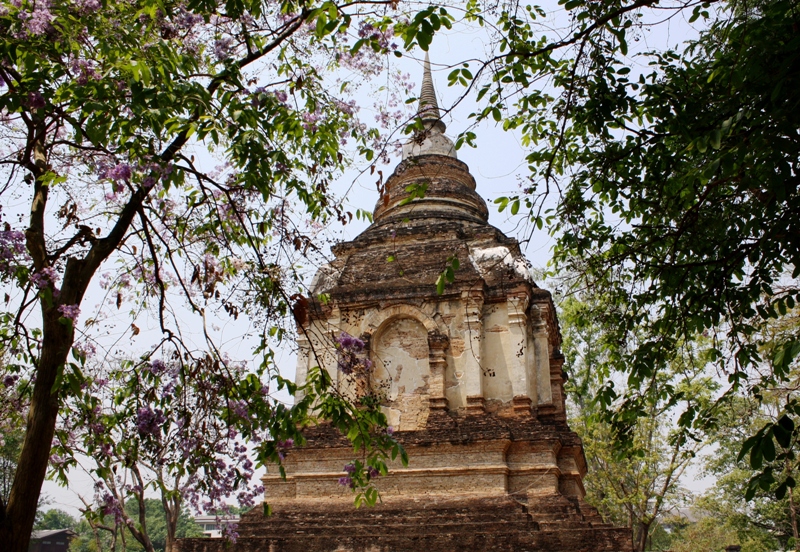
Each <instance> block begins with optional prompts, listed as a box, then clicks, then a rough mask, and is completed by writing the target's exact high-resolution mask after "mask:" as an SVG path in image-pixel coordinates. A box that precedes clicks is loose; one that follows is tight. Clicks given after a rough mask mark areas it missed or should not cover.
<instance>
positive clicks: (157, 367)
mask: <svg viewBox="0 0 800 552" xmlns="http://www.w3.org/2000/svg"><path fill="white" fill-rule="evenodd" d="M144 369H145V370H147V371H148V372H150V373H151V374H153V375H154V376H160V375H161V374H163V373H164V372H166V371H167V365H166V364H164V361H163V360H160V359H157V358H156V359H153V360H151V361H150V364H149V365H148V366H145V368H144Z"/></svg>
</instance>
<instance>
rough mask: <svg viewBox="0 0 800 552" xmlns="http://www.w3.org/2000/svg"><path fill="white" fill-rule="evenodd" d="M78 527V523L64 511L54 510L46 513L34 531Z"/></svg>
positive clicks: (38, 521) (37, 522)
mask: <svg viewBox="0 0 800 552" xmlns="http://www.w3.org/2000/svg"><path fill="white" fill-rule="evenodd" d="M77 527H78V521H77V520H76V519H75V518H74V517H72V516H71V515H69V514H68V513H67V512H65V511H64V510H59V509H58V508H52V509H50V510H47V511H46V512H44V513H43V514H42V516H41V518H39V519H38V520H37V521H36V525H34V526H33V528H34V529H36V530H40V529H75V528H77Z"/></svg>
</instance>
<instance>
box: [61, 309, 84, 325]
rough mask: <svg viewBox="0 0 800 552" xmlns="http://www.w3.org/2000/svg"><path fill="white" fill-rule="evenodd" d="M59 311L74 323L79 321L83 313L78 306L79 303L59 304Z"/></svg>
mask: <svg viewBox="0 0 800 552" xmlns="http://www.w3.org/2000/svg"><path fill="white" fill-rule="evenodd" d="M58 312H60V313H61V316H63V317H64V318H69V319H70V320H72V322H73V323H75V322H77V321H78V317H79V316H80V315H81V309H80V308H78V305H59V306H58Z"/></svg>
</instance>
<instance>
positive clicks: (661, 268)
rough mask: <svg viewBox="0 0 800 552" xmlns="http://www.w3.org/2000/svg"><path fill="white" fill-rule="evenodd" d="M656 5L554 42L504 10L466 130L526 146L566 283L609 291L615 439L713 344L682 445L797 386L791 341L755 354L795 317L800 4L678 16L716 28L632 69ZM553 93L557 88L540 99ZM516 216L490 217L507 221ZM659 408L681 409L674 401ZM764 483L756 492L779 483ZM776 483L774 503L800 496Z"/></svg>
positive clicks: (775, 435)
mask: <svg viewBox="0 0 800 552" xmlns="http://www.w3.org/2000/svg"><path fill="white" fill-rule="evenodd" d="M656 3H657V2H652V1H644V2H630V3H626V2H623V1H618V0H615V1H610V2H593V1H588V0H565V1H562V2H560V4H561V5H562V6H563V7H564V8H565V9H566V10H568V12H569V16H570V29H569V32H566V33H563V34H562V35H561V36H563V37H564V38H561V39H549V38H548V37H546V36H545V35H543V34H541V33H539V32H537V30H538V28H537V27H536V22H535V20H536V19H537V18H538V17H539V16H540V14H539V13H537V12H536V11H535V10H533V9H531V8H523V7H521V6H520V7H516V8H511V7H509V8H508V9H507V11H503V12H502V13H501V14H500V16H499V19H498V22H497V25H498V27H499V29H500V34H499V35H498V50H499V52H500V53H501V57H500V58H499V59H500V62H499V63H498V64H497V65H494V66H493V69H494V70H493V71H492V73H491V80H490V82H485V81H484V83H482V84H480V89H479V98H480V99H481V101H482V102H483V103H482V105H481V108H480V109H479V110H478V111H476V112H475V114H474V117H475V118H476V119H477V120H483V119H488V120H491V119H494V120H496V121H500V120H502V121H503V127H504V128H506V129H509V130H511V129H514V130H516V131H518V132H521V133H522V136H523V138H522V139H523V143H524V144H526V145H527V146H529V147H530V153H529V155H528V157H527V161H528V163H529V166H530V169H531V185H530V186H529V187H528V188H526V189H525V190H524V192H525V195H524V196H521V197H524V198H525V199H527V200H528V201H529V205H530V208H529V209H528V215H529V216H530V217H531V219H532V220H534V221H535V223H536V224H537V225H538V224H541V221H543V220H544V221H547V222H548V225H549V230H550V232H551V233H552V235H553V236H555V238H556V240H557V241H556V245H555V247H554V261H553V262H554V271H555V272H556V273H559V274H563V273H570V274H572V275H574V279H573V281H572V282H571V284H572V285H574V288H575V289H590V290H603V293H604V294H605V296H606V297H607V301H606V302H604V303H603V304H602V305H597V307H598V308H601V309H603V310H602V311H600V310H598V311H597V312H596V313H595V315H596V316H598V317H600V316H602V317H604V318H605V319H606V324H605V325H606V326H607V328H608V329H609V332H611V333H610V335H609V341H611V342H617V343H621V344H622V343H628V344H634V343H635V346H628V347H626V348H624V349H621V350H619V351H618V352H615V353H613V354H610V355H609V356H608V357H606V358H604V359H602V364H603V368H602V369H603V370H605V371H607V373H608V374H615V373H618V374H622V377H623V378H624V379H625V380H626V383H627V387H626V388H625V389H624V390H622V391H620V390H615V389H614V388H613V387H612V386H610V385H608V386H606V387H604V388H602V389H600V390H599V394H598V399H599V404H600V405H601V406H602V411H603V415H604V416H605V417H606V418H607V420H608V421H609V422H610V423H611V424H612V425H613V426H614V427H615V431H616V432H617V433H616V435H617V436H618V437H620V438H622V439H623V440H624V439H627V438H628V437H630V436H631V435H633V434H634V432H633V429H632V427H633V426H634V425H635V424H636V423H637V422H636V420H637V418H639V417H641V416H644V415H646V413H647V409H646V408H643V406H642V401H641V400H640V398H639V397H637V396H636V393H637V390H638V389H639V388H640V387H641V386H642V385H647V384H648V382H651V381H657V380H658V378H659V374H661V373H664V372H667V371H669V367H670V366H671V365H672V363H673V362H675V361H676V360H677V359H678V358H679V357H680V350H681V348H682V347H684V346H685V344H686V343H693V342H695V341H696V340H697V339H698V336H703V335H706V336H709V339H710V342H709V346H708V349H707V351H706V352H705V354H707V355H708V356H709V360H710V361H712V362H715V363H716V365H717V367H718V370H719V373H720V375H721V376H722V377H723V378H724V379H725V380H727V382H726V383H727V389H726V393H725V394H724V395H723V397H722V400H721V401H719V402H717V403H714V404H712V405H709V408H708V409H702V408H692V409H687V410H686V411H685V412H684V413H683V414H682V415H681V416H680V418H679V424H680V426H681V427H682V428H683V430H684V432H685V433H686V434H687V435H690V434H691V433H692V431H693V430H694V427H695V426H696V425H697V424H700V425H703V424H705V423H706V421H709V420H713V418H714V417H715V415H716V411H717V410H718V409H719V408H724V405H725V402H726V400H727V397H730V396H733V394H735V393H736V392H738V391H739V390H741V389H748V390H752V395H753V396H754V397H758V395H759V390H760V389H764V388H771V387H775V386H776V385H780V384H781V382H783V383H785V382H787V381H789V379H790V377H789V371H790V367H791V365H792V362H793V359H795V358H796V357H797V355H798V354H800V345H798V343H799V342H800V338H798V332H797V327H795V328H794V329H792V330H787V331H786V332H785V333H784V334H783V335H782V336H781V338H780V339H776V340H773V347H772V349H771V351H769V352H768V351H766V350H765V349H764V348H763V347H762V344H763V343H764V342H765V332H766V331H767V326H768V325H769V324H772V323H774V322H775V321H780V320H781V319H784V318H785V317H786V316H787V315H788V313H790V312H791V311H792V309H793V308H794V306H795V305H796V304H797V303H798V302H800V285H798V281H799V280H798V276H800V226H798V224H800V222H798V221H800V193H799V190H800V186H798V184H800V176H798V175H799V174H800V165H798V159H799V158H800V139H798V133H797V129H798V128H800V119H799V118H798V117H800V115H799V114H800V110H799V109H798V105H800V64H798V62H797V60H798V59H800V41H798V38H797V28H798V25H800V19H798V18H799V17H800V9H798V8H800V5H799V4H798V2H797V1H796V0H760V1H757V2H740V1H738V0H731V1H728V2H715V3H713V4H715V6H714V7H715V10H710V9H709V8H710V6H711V4H712V2H703V3H699V4H696V5H694V6H691V11H687V12H686V13H685V14H681V15H685V16H686V18H687V19H689V18H691V19H692V20H700V19H701V18H702V20H703V21H705V22H706V27H705V28H704V29H702V30H701V31H700V33H699V37H698V39H697V40H695V41H692V42H688V43H685V44H682V45H681V46H680V48H681V49H680V50H664V51H655V52H645V53H639V54H637V56H636V58H631V57H630V56H629V42H630V41H631V38H632V37H636V38H638V37H639V36H640V35H641V34H642V33H643V32H647V30H646V29H647V26H646V15H647V13H649V12H648V8H650V7H652V6H655V4H656ZM684 9H688V8H686V7H685V5H684V4H680V3H679V4H675V5H673V6H661V5H659V6H658V10H656V11H659V12H662V13H663V10H674V11H675V12H680V11H681V10H684ZM651 15H652V14H651ZM676 15H678V14H677V13H676ZM658 19H659V20H662V19H663V18H662V17H661V16H660V15H659V16H658ZM636 67H646V69H643V70H642V71H641V72H640V73H639V74H637V72H636V70H634V68H636ZM544 79H548V82H549V83H550V84H551V85H552V87H551V88H546V89H545V90H542V89H541V87H539V86H537V85H535V84H534V83H539V82H542V81H543V80H544ZM509 90H512V91H513V92H509ZM556 192H557V194H556ZM556 195H557V197H556V198H555V201H553V203H546V202H545V200H546V198H548V197H554V196H556ZM517 199H518V198H500V199H498V200H497V201H498V204H499V206H500V207H501V208H505V207H507V206H509V205H510V206H511V207H512V210H513V207H514V205H515V203H514V202H515V201H517ZM520 199H521V198H520ZM542 212H544V213H545V217H544V218H542V217H541V213H542ZM767 353H769V354H767ZM662 392H663V393H664V394H665V397H666V400H667V401H670V400H679V399H680V397H679V395H678V393H679V387H678V386H676V385H672V386H667V387H666V388H664V389H663V390H662ZM784 414H785V415H786V416H787V418H785V419H784V422H783V425H782V424H777V421H776V423H775V424H773V425H770V426H769V427H766V426H765V427H764V428H763V430H762V431H761V432H759V433H757V434H756V435H755V436H754V439H753V440H752V441H748V443H747V449H748V452H749V453H750V458H751V460H752V461H753V465H754V466H761V465H764V466H766V464H764V462H763V461H764V460H766V459H767V458H769V459H775V458H777V456H778V454H779V453H778V450H777V447H776V445H778V444H780V442H779V439H784V441H785V440H786V439H787V438H788V437H787V435H788V433H791V432H792V431H793V430H791V429H788V428H789V427H790V425H789V421H791V422H792V425H793V426H798V425H800V424H798V420H797V413H796V412H795V411H794V410H793V408H792V407H790V408H787V409H786V411H785V413H784ZM776 424H777V425H776ZM776 428H777V429H776ZM792 435H793V433H792ZM760 477H761V479H760V480H759V482H757V484H758V485H760V486H761V487H762V488H763V487H764V486H770V485H771V484H772V480H773V479H772V478H773V477H775V474H774V473H772V474H771V473H770V472H769V470H767V469H766V468H765V469H764V471H762V472H761V475H760ZM776 479H777V478H776ZM783 482H785V483H786V486H782V484H780V485H779V486H778V487H777V492H778V494H782V493H785V492H786V490H787V489H788V488H789V486H790V485H791V484H792V483H793V482H792V481H790V480H784V481H783Z"/></svg>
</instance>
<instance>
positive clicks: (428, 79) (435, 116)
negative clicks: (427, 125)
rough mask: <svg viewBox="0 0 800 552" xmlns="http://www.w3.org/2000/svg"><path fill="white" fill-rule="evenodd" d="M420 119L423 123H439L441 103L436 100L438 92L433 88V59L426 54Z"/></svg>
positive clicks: (420, 94) (420, 95) (420, 101)
mask: <svg viewBox="0 0 800 552" xmlns="http://www.w3.org/2000/svg"><path fill="white" fill-rule="evenodd" d="M418 114H419V118H420V119H422V120H423V121H431V120H433V121H438V120H439V118H440V114H439V102H438V101H437V100H436V90H435V89H434V88H433V77H432V76H431V57H430V54H428V52H425V64H424V65H423V69H422V89H421V90H420V93H419V112H418Z"/></svg>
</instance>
